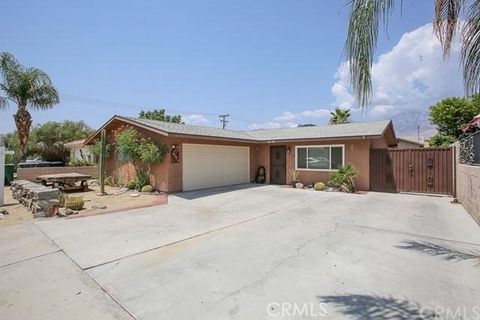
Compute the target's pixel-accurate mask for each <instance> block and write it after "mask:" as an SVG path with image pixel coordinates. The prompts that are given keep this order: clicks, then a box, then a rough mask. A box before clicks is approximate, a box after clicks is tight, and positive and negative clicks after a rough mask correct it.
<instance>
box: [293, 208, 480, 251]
mask: <svg viewBox="0 0 480 320" xmlns="http://www.w3.org/2000/svg"><path fill="white" fill-rule="evenodd" d="M292 214H293V215H295V216H298V217H299V218H302V219H309V220H311V221H319V222H333V223H336V224H339V225H342V226H350V227H356V228H363V229H370V230H374V231H379V232H386V233H395V234H404V235H408V236H412V237H417V238H425V239H432V240H439V241H445V242H452V243H458V244H464V245H470V246H476V247H480V243H475V242H466V241H460V240H454V239H445V238H440V237H435V236H429V235H421V234H416V233H410V232H405V231H401V230H392V229H385V228H379V227H371V226H366V225H362V224H357V223H348V222H344V221H335V220H334V219H331V220H328V219H321V218H314V217H309V216H305V215H302V214H298V213H292Z"/></svg>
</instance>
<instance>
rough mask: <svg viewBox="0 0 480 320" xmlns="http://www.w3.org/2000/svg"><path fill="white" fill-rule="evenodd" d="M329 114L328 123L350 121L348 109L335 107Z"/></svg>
mask: <svg viewBox="0 0 480 320" xmlns="http://www.w3.org/2000/svg"><path fill="white" fill-rule="evenodd" d="M330 114H331V115H332V116H331V117H330V120H329V121H328V123H329V124H341V123H350V109H343V108H335V110H334V111H332V112H330Z"/></svg>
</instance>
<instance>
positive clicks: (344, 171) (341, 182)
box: [328, 163, 358, 193]
mask: <svg viewBox="0 0 480 320" xmlns="http://www.w3.org/2000/svg"><path fill="white" fill-rule="evenodd" d="M356 176H358V171H357V170H356V169H355V167H353V166H352V165H351V164H349V163H348V164H346V165H344V166H341V167H340V168H338V171H336V172H333V173H332V174H331V176H330V181H329V182H328V183H329V184H330V185H332V186H335V187H337V188H339V189H340V190H341V191H345V192H350V193H354V192H357V188H356V187H355V182H354V181H353V178H355V177H356Z"/></svg>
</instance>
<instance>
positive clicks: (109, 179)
mask: <svg viewBox="0 0 480 320" xmlns="http://www.w3.org/2000/svg"><path fill="white" fill-rule="evenodd" d="M105 185H106V186H109V187H115V186H116V185H117V181H116V179H115V177H113V176H108V177H106V178H105Z"/></svg>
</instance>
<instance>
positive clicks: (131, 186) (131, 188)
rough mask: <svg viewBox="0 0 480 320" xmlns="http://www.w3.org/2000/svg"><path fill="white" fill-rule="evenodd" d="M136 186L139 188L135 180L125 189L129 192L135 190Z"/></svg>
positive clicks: (129, 182)
mask: <svg viewBox="0 0 480 320" xmlns="http://www.w3.org/2000/svg"><path fill="white" fill-rule="evenodd" d="M136 186H137V183H136V182H135V180H130V181H128V182H127V184H126V185H125V187H127V188H128V189H129V190H133V189H135V187H136Z"/></svg>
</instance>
